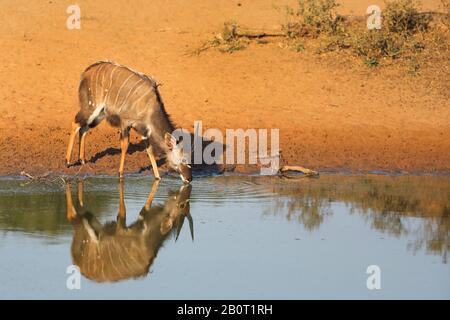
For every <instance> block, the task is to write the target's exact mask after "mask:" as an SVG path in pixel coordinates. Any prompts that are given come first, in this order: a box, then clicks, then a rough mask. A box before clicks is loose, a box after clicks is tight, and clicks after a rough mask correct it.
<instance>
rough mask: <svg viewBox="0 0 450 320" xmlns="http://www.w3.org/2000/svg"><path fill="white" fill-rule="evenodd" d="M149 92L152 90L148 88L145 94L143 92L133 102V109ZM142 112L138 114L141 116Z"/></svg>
mask: <svg viewBox="0 0 450 320" xmlns="http://www.w3.org/2000/svg"><path fill="white" fill-rule="evenodd" d="M149 92H151V90H148V91H147V92H144V94H143V95H142V96H141V97H139V98H138V99H137V100H136V101H135V102H134V103H133V105H132V106H131V109H133V110H134V106H135V105H136V104H137V103H138V102H139V101H141V100H142V98H143V97H145V96H146V95H147V94H148V93H149ZM144 111H145V110H144ZM141 114H142V111H141V112H140V113H139V114H138V116H140V115H141Z"/></svg>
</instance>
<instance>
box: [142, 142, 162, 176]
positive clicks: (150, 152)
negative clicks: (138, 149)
mask: <svg viewBox="0 0 450 320" xmlns="http://www.w3.org/2000/svg"><path fill="white" fill-rule="evenodd" d="M145 150H146V151H147V154H148V157H149V158H150V162H151V164H152V169H153V174H154V175H155V178H156V179H158V180H161V176H160V175H159V171H158V165H157V164H156V160H155V155H154V153H153V148H152V146H151V145H150V143H148V142H147V148H146V149H145Z"/></svg>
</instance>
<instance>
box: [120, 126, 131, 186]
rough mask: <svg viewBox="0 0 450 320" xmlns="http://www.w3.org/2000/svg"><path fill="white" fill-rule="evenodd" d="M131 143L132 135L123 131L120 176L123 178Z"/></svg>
mask: <svg viewBox="0 0 450 320" xmlns="http://www.w3.org/2000/svg"><path fill="white" fill-rule="evenodd" d="M129 144H130V135H129V134H128V132H122V134H121V137H120V149H121V151H122V154H121V156H120V167H119V178H123V167H124V165H125V156H126V154H127V151H128V145H129Z"/></svg>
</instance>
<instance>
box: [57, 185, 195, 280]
mask: <svg viewBox="0 0 450 320" xmlns="http://www.w3.org/2000/svg"><path fill="white" fill-rule="evenodd" d="M157 188H158V182H155V183H154V184H153V186H152V190H151V192H150V194H149V196H148V198H147V201H146V203H145V205H144V207H143V208H142V210H141V212H140V214H139V217H138V219H137V221H136V222H134V223H133V224H132V225H130V226H129V227H127V226H126V212H125V202H124V193H123V183H120V202H119V213H118V215H117V221H115V222H109V223H106V224H105V225H102V224H101V223H100V222H99V221H98V220H97V219H96V218H95V216H94V215H93V214H92V213H90V212H89V211H87V210H85V209H84V207H83V184H82V182H80V183H79V185H78V202H79V204H80V208H81V210H78V211H76V210H75V207H74V205H73V202H72V193H71V188H70V184H66V199H67V218H68V220H69V221H71V222H72V224H73V228H74V234H73V241H72V248H71V253H72V259H73V263H74V264H75V265H77V266H78V267H79V268H80V271H81V273H82V274H83V275H84V276H86V277H87V278H89V279H92V280H95V281H97V282H109V281H120V280H124V279H128V278H134V277H139V276H145V275H146V274H147V273H148V270H149V268H150V265H151V264H152V263H153V260H154V259H155V257H156V255H157V253H158V250H159V249H160V248H161V246H162V244H163V242H164V241H165V240H166V239H167V238H168V236H169V234H171V232H170V231H171V230H175V229H176V239H178V236H179V234H180V231H181V227H182V225H183V222H184V219H185V217H187V218H188V220H189V227H190V229H191V236H192V239H193V238H194V234H193V222H192V217H191V215H190V212H189V210H190V206H189V197H190V194H191V186H190V185H184V186H182V187H181V188H180V190H179V191H177V192H169V197H168V199H167V200H166V202H165V203H164V205H162V206H160V205H155V206H152V201H153V197H154V196H155V193H156V191H157ZM174 227H175V228H174Z"/></svg>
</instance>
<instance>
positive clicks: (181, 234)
mask: <svg viewBox="0 0 450 320" xmlns="http://www.w3.org/2000/svg"><path fill="white" fill-rule="evenodd" d="M80 200H81V203H80ZM68 201H69V202H68ZM70 201H72V202H70ZM72 204H73V210H69V211H68V210H67V208H68V207H69V209H70V208H72ZM449 212H450V177H436V176H399V177H390V176H378V175H373V176H339V175H325V176H322V177H320V178H319V179H280V178H277V177H272V178H263V177H222V176H219V177H200V178H197V179H196V180H195V181H194V183H193V184H192V188H189V189H183V188H181V183H180V181H179V179H172V178H166V179H164V180H163V181H162V182H161V183H159V185H154V184H153V181H152V179H151V178H142V177H128V178H127V179H126V180H125V184H124V185H120V184H118V182H117V179H114V178H88V179H86V180H85V181H84V182H83V183H77V182H72V183H71V184H70V188H69V187H67V186H65V185H63V184H58V183H53V184H49V183H44V182H42V183H36V182H33V183H28V184H27V183H25V181H23V180H22V181H20V180H3V181H0V239H1V240H0V261H1V262H0V298H63V299H82V298H84V299H95V298H124V299H128V298H134V299H170V298H175V299H210V298H223V299H226V298H249V299H250V298H255V299H260V298H264V299H265V298H268V299H299V298H374V299H378V298H388V299H389V298H442V299H449V298H450V268H449V265H448V251H449V248H450V242H449V227H450V219H449ZM73 264H75V265H77V266H78V267H79V268H80V270H81V273H82V276H81V289H80V290H76V289H74V290H69V289H68V288H67V286H66V282H67V279H68V277H69V276H70V275H69V274H67V273H66V271H67V268H68V267H69V266H70V265H73ZM370 265H377V266H378V267H379V268H380V270H381V289H380V290H369V289H368V288H367V285H366V281H367V278H368V277H369V274H367V273H366V270H367V267H368V266H370Z"/></svg>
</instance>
